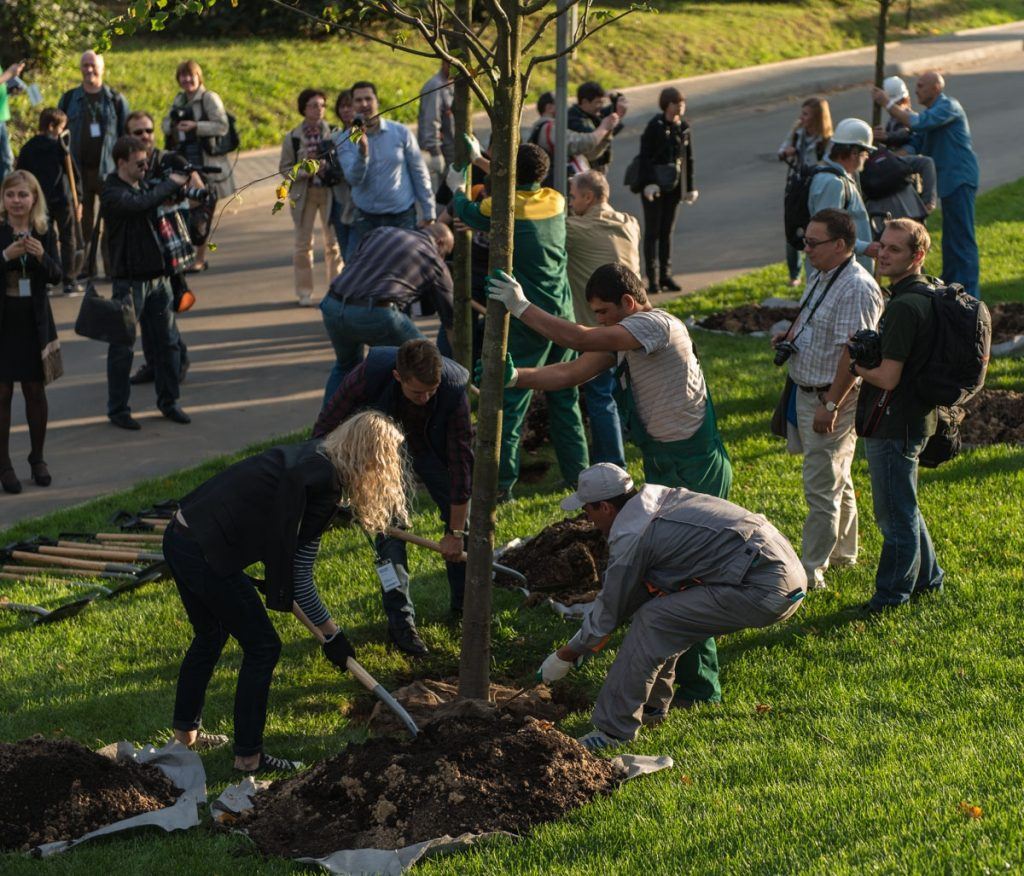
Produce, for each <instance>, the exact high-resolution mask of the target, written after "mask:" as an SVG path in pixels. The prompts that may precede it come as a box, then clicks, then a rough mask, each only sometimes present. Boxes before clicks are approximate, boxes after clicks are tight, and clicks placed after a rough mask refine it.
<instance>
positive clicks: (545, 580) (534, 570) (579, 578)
mask: <svg viewBox="0 0 1024 876" xmlns="http://www.w3.org/2000/svg"><path fill="white" fill-rule="evenodd" d="M501 564H502V565H503V566H509V567H510V568H513V569H515V570H516V571H517V572H522V573H523V574H524V575H525V576H526V580H527V588H528V589H529V590H531V591H533V592H534V593H541V594H544V596H551V597H552V598H553V599H555V600H557V601H558V602H562V603H565V604H566V605H572V604H573V603H575V602H590V601H591V600H593V598H594V596H596V595H597V591H598V590H600V589H601V576H602V575H603V574H604V570H605V569H606V568H607V567H608V543H607V542H606V541H605V540H604V536H603V535H601V533H600V532H599V531H598V529H597V527H595V526H594V524H592V523H591V522H590V521H589V520H587V519H586V518H583V517H580V518H577V519H575V520H561V521H559V522H558V523H553V524H551V526H546V527H544V529H542V530H541V531H540V532H539V533H537V535H535V536H534V537H533V538H531V539H530V540H529V541H527V542H525V543H524V544H521V545H519V546H518V547H514V548H512V549H510V550H508V551H506V552H505V553H504V554H502V556H501ZM499 580H501V581H502V583H511V581H510V579H508V578H505V579H502V578H501V576H500V575H499ZM544 596H542V597H541V598H542V599H543V598H544Z"/></svg>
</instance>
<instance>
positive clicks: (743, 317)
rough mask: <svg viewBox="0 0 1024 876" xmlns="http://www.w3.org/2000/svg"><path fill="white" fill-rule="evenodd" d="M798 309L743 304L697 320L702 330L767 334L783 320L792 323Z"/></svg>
mask: <svg viewBox="0 0 1024 876" xmlns="http://www.w3.org/2000/svg"><path fill="white" fill-rule="evenodd" d="M799 312H800V308H798V307H762V306H761V305H760V304H743V305H741V306H739V307H734V308H732V310H723V311H721V312H720V313H712V314H711V315H710V316H705V317H704V318H703V319H698V320H697V325H699V326H700V327H701V328H706V329H714V330H716V331H720V332H734V333H737V334H743V335H748V334H750V333H751V332H766V331H768V330H769V329H770V328H771V327H772V326H773V325H775V323H777V322H778V321H779V320H782V319H788V320H790V321H791V322H792V321H793V320H794V319H796V315H797V313H799Z"/></svg>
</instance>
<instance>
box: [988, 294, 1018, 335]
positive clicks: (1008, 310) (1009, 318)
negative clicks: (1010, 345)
mask: <svg viewBox="0 0 1024 876" xmlns="http://www.w3.org/2000/svg"><path fill="white" fill-rule="evenodd" d="M1017 335H1024V302H1019V301H1004V302H1003V303H1002V304H996V305H995V306H994V307H992V343H993V344H1001V343H1002V342H1003V341H1009V340H1012V339H1013V338H1015V337H1016V336H1017Z"/></svg>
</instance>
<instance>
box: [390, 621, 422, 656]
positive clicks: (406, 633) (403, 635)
mask: <svg viewBox="0 0 1024 876" xmlns="http://www.w3.org/2000/svg"><path fill="white" fill-rule="evenodd" d="M388 641H389V642H391V644H392V645H394V646H395V647H396V648H397V649H398V650H399V651H402V652H404V653H406V654H408V655H409V656H410V657H425V656H426V655H427V654H429V653H430V650H429V649H428V648H427V646H426V645H425V644H423V639H421V638H420V634H419V633H418V632H417V631H416V627H415V626H414V625H413V624H407V625H405V626H401V627H392V626H389V627H388Z"/></svg>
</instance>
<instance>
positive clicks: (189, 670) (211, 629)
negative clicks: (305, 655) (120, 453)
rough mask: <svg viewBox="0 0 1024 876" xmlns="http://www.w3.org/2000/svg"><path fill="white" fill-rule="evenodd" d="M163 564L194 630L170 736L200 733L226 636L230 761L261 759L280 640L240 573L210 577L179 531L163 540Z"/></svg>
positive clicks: (193, 547) (198, 550)
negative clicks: (231, 665) (231, 656)
mask: <svg viewBox="0 0 1024 876" xmlns="http://www.w3.org/2000/svg"><path fill="white" fill-rule="evenodd" d="M164 558H165V559H166V560H167V564H168V565H169V566H170V568H171V572H172V573H173V574H174V581H175V584H176V585H177V587H178V595H179V596H180V597H181V602H182V604H183V605H184V606H185V613H186V614H187V615H188V619H189V622H190V623H191V624H192V642H191V644H190V645H189V647H188V651H186V652H185V659H184V660H182V662H181V669H179V670H178V689H177V693H176V695H175V698H174V719H173V721H172V723H171V726H172V727H174V729H175V730H198V729H199V727H200V725H201V724H202V719H203V704H204V703H205V700H206V688H207V687H208V686H209V684H210V678H211V677H212V676H213V670H214V668H215V667H216V666H217V661H218V660H219V659H220V655H221V651H223V650H224V645H225V643H226V642H227V640H228V636H231V637H232V638H234V639H235V641H237V642H238V644H239V646H240V647H241V649H242V665H241V667H240V668H239V670H238V683H237V684H236V686H235V745H234V748H235V754H236V755H237V756H238V757H249V756H251V755H254V754H259V753H260V752H261V751H263V728H264V726H265V725H266V722H267V700H268V698H269V695H270V682H271V679H272V678H273V675H274V667H275V666H276V665H277V660H278V658H279V657H280V656H281V639H280V638H279V637H278V635H277V632H276V630H275V629H274V625H273V624H272V623H271V622H270V618H269V617H268V616H267V610H266V608H264V607H263V600H262V599H260V595H259V593H258V592H257V591H256V588H255V587H254V586H253V583H252V580H251V579H250V578H249V576H248V575H246V574H245V573H244V572H235V573H234V574H231V575H218V574H217V573H216V572H214V571H213V569H211V568H210V564H209V563H207V562H206V557H204V556H203V551H202V549H201V548H200V547H199V542H197V541H196V540H195V539H193V538H192V537H191V535H189V534H188V533H187V531H186V532H184V533H183V532H182V531H181V530H180V529H179V528H178V526H177V525H172V526H171V527H169V528H168V529H167V531H166V532H165V533H164Z"/></svg>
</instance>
